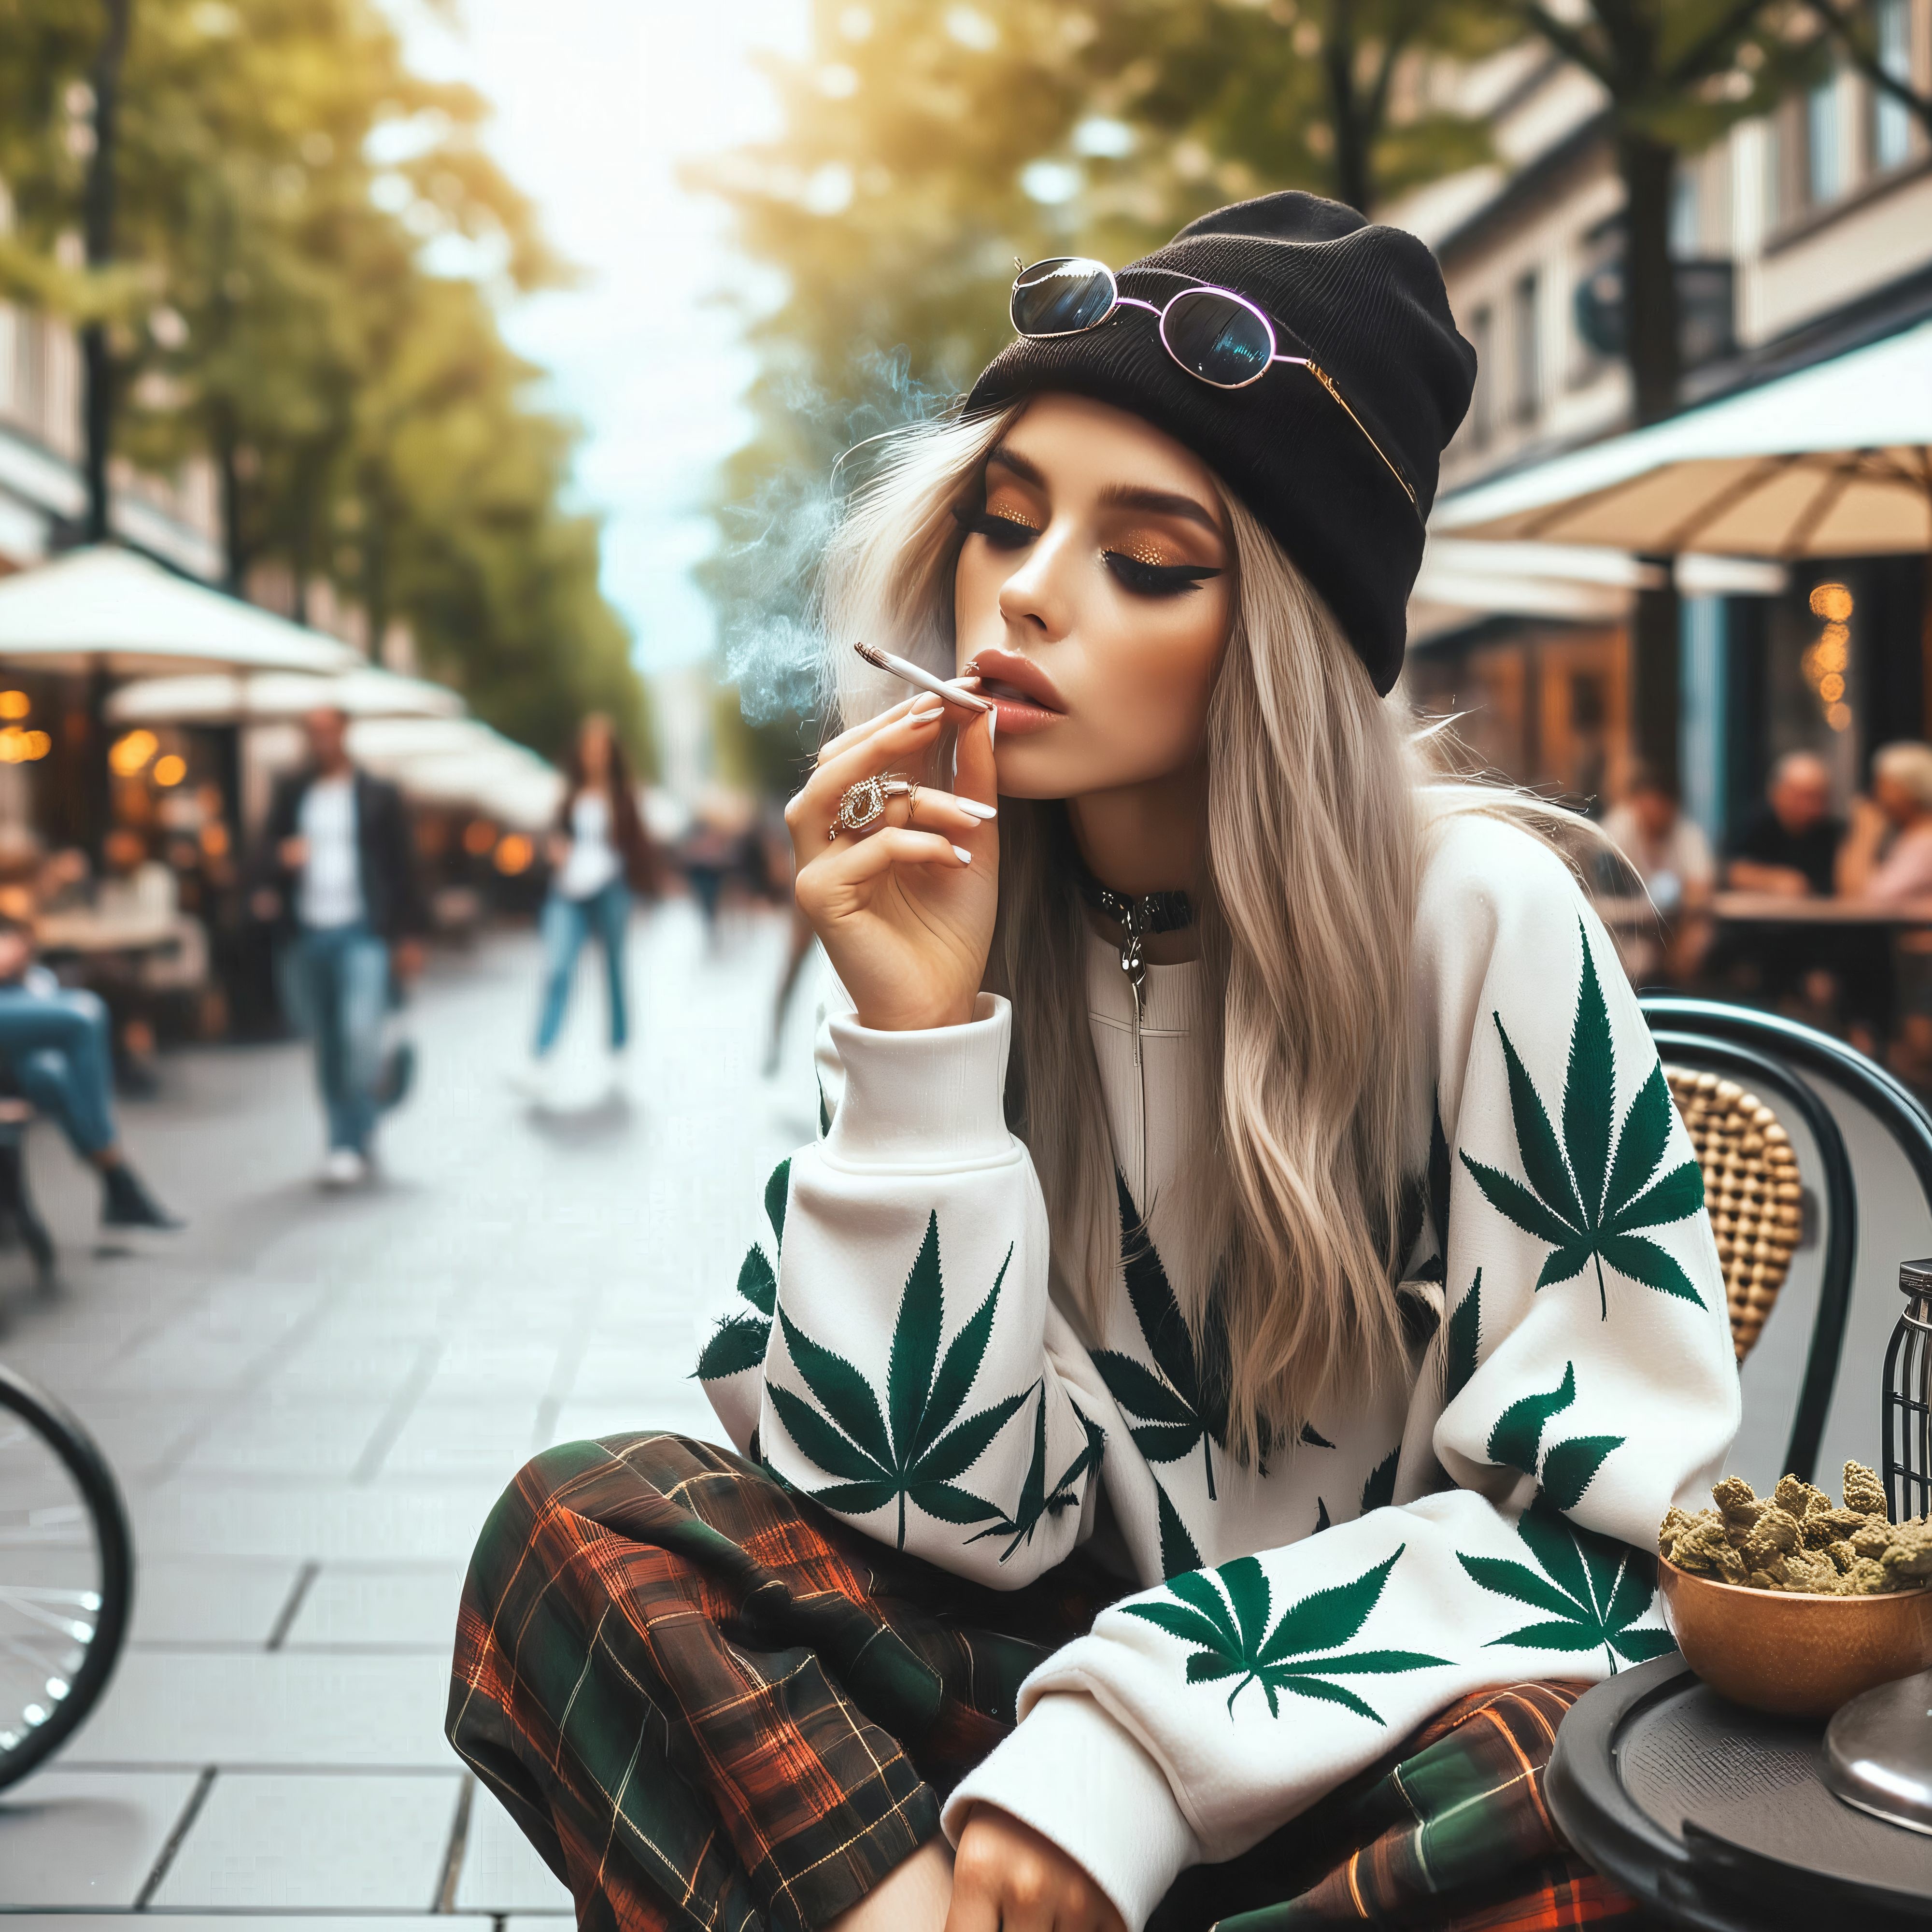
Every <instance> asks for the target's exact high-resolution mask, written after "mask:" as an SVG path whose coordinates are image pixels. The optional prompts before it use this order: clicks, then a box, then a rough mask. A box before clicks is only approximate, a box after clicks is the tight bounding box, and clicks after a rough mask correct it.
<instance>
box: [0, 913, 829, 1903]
mask: <svg viewBox="0 0 1932 1932" xmlns="http://www.w3.org/2000/svg"><path fill="white" fill-rule="evenodd" d="M638 937H639V939H640V942H641V943H640V945H639V947H638V948H637V953H636V956H635V957H634V962H633V986H634V990H635V992H636V994H637V1007H638V1010H639V1012H640V1029H639V1030H640V1036H641V1037H640V1039H639V1040H638V1041H637V1043H636V1044H635V1045H634V1047H633V1049H632V1052H631V1060H632V1062H633V1064H632V1065H631V1067H630V1069H629V1070H628V1074H627V1076H626V1081H625V1085H626V1087H627V1089H628V1095H629V1099H628V1103H604V1104H601V1105H586V1106H581V1107H579V1108H577V1109H574V1111H565V1112H547V1113H544V1114H543V1115H535V1114H532V1112H530V1111H529V1109H526V1107H524V1106H522V1105H521V1104H520V1103H518V1102H517V1100H515V1099H514V1097H512V1096H511V1094H510V1093H509V1092H508V1090H507V1088H506V1087H505V1084H504V1080H503V1073H504V1070H505V1068H506V1067H508V1066H509V1065H510V1064H512V1063H513V1062H514V1060H515V1059H516V1058H517V1056H518V1054H519V1052H520V1046H521V1043H522V1041H523V1039H524V1037H525V1036H526V1028H527V1027H528V1025H529V1020H530V1017H531V1010H532V1003H533V1001H534V998H535V980H534V975H535V964H536V962H535V949H534V947H533V946H532V944H530V943H529V942H528V941H524V940H521V939H507V940H498V941H490V942H488V943H487V944H485V945H484V947H482V948H481V950H479V951H478V952H477V953H474V954H472V955H471V956H468V957H466V958H463V959H456V960H455V961H452V962H445V963H443V964H442V965H439V966H437V968H434V969H433V971H432V974H431V979H430V981H429V983H428V986H427V987H426V988H425V992H424V995H423V996H422V998H421V1000H420V1001H419V1007H418V1013H419V1018H418V1021H417V1028H416V1031H417V1037H418V1040H419V1047H420V1051H421V1058H422V1080H421V1085H420V1086H419V1091H418V1092H417V1094H416V1097H414V1098H413V1100H412V1101H411V1103H410V1105H409V1106H408V1107H407V1109H404V1111H403V1112H401V1114H400V1115H398V1116H397V1117H395V1119H394V1120H393V1121H392V1123H391V1124H390V1127H389V1130H388V1132H387V1134H386V1139H385V1142H384V1144H383V1156H384V1178H383V1180H382V1181H381V1182H380V1184H378V1185H377V1186H376V1187H374V1188H372V1189H371V1190H370V1191H369V1192H368V1193H366V1194H365V1195H361V1196H355V1197H328V1196H323V1195H322V1194H321V1193H319V1192H318V1190H317V1189H316V1187H315V1186H314V1182H313V1179H312V1175H313V1172H314V1169H315V1167H316V1166H317V1163H318V1161H319V1159H320V1145H319V1134H320V1128H319V1126H318V1121H317V1112H316V1109H315V1106H314V1102H313V1100H312V1098H311V1091H310V1085H309V1079H308V1067H307V1063H306V1061H305V1056H304V1055H303V1053H302V1050H301V1049H299V1048H294V1047H290V1048H280V1047H272V1048H263V1049H236V1050H225V1051H224V1050H210V1051H207V1052H194V1053H191V1054H187V1055H180V1056H178V1057H175V1058H173V1059H172V1060H170V1061H169V1063H168V1066H167V1082H166V1094H165V1096H164V1097H163V1099H162V1100H160V1101H158V1102H156V1103H151V1104H148V1105H145V1106H138V1107H136V1108H134V1109H131V1110H130V1112H128V1115H127V1134H128V1139H129V1141H130V1145H132V1147H133V1149H134V1151H136V1154H137V1155H138V1156H139V1159H140V1161H141V1164H142V1166H143V1168H144V1169H145V1170H146V1171H147V1172H148V1173H149V1174H150V1175H151V1177H152V1178H153V1180H154V1184H155V1185H156V1187H157V1190H159V1191H160V1193H161V1194H162V1196H163V1198H164V1199H166V1200H168V1201H169V1202H171V1203H172V1204H175V1205H178V1207H179V1208H180V1209H181V1211H183V1212H184V1213H186V1214H188V1215H190V1217H192V1220H193V1226H192V1227H191V1229H190V1230H189V1232H187V1234H186V1235H183V1236H181V1237H178V1238H175V1239H174V1240H172V1241H166V1242H164V1241H159V1240H148V1241H143V1243H142V1250H143V1251H142V1253H141V1254H139V1255H138V1256H124V1257H122V1258H118V1259H113V1258H101V1257H99V1256H95V1254H93V1253H92V1252H91V1251H90V1250H89V1247H88V1245H87V1238H88V1237H89V1236H90V1235H91V1233H92V1228H93V1225H94V1216H95V1205H94V1198H93V1196H94V1190H93V1188H92V1185H91V1184H90V1183H89V1181H87V1180H86V1178H85V1177H83V1176H82V1175H80V1174H79V1173H78V1172H77V1170H76V1169H75V1168H74V1163H72V1162H71V1160H69V1159H68V1156H67V1154H66V1152H65V1149H64V1148H62V1147H61V1146H59V1145H58V1144H57V1143H56V1142H55V1141H54V1140H53V1139H52V1136H50V1135H49V1134H48V1133H46V1131H45V1130H36V1133H35V1136H34V1144H33V1146H32V1149H31V1163H32V1168H33V1172H34V1180H35V1185H36V1187H37V1191H38V1192H39V1193H40V1197H41V1199H42V1202H43V1206H44V1208H45V1209H46V1212H47V1214H48V1218H49V1220H50V1222H51V1223H52V1225H53V1226H54V1228H55V1233H56V1235H57V1237H58V1238H61V1239H62V1242H63V1247H64V1252H65V1254H66V1255H67V1256H68V1257H69V1258H70V1260H69V1265H68V1268H67V1283H66V1287H65V1292H64V1293H63V1294H62V1295H61V1296H60V1297H59V1298H58V1300H57V1301H54V1302H52V1303H51V1304H43V1303H41V1302H40V1301H37V1299H36V1298H34V1296H33V1295H32V1294H31V1291H30V1290H29V1289H27V1288H26V1286H25V1285H24V1282H25V1277H24V1273H23V1270H22V1266H21V1264H20V1260H19V1259H18V1258H17V1257H16V1256H0V1307H4V1309H5V1328H0V1358H4V1359H5V1361H7V1362H8V1363H9V1364H11V1365H13V1367H17V1368H18V1369H20V1370H22V1371H23V1372H24V1373H27V1374H28V1375H30V1376H34V1377H35V1378H37V1379H39V1380H40V1381H41V1382H43V1383H44V1384H46V1385H47V1386H49V1388H52V1389H53V1390H54V1391H55V1392H56V1393H57V1394H59V1395H61V1396H62V1397H65V1399H66V1400H68V1402H69V1403H71V1405H72V1406H74V1408H75V1409H77V1411H78V1412H80V1415H81V1416H82V1418H83V1420H84V1421H86V1423H87V1424H89V1427H91V1428H92V1429H93V1430H95V1433H97V1434H98V1436H99V1438H100V1439H101V1442H102V1444H103V1446H104V1448H105V1449H106V1450H107V1453H108V1454H109V1456H110V1458H111V1460H113V1463H114V1464H115V1467H116V1469H117V1470H118V1472H119V1474H120V1475H121V1479H122V1481H123V1483H124V1485H125V1486H126V1488H127V1493H128V1499H129V1503H130V1508H131V1510H132V1512H133V1518H134V1523H135V1530H136V1541H137V1545H138V1549H139V1577H138V1601H137V1606H136V1615H135V1621H134V1625H133V1635H132V1638H131V1640H130V1644H129V1646H128V1649H127V1652H126V1653H125V1654H124V1656H123V1658H122V1660H121V1665H120V1668H119V1670H118V1672H117V1673H116V1675H115V1680H114V1682H113V1685H111V1687H110V1691H109V1693H108V1695H107V1698H106V1699H105V1700H104V1702H103V1703H102V1704H101V1706H100V1708H99V1709H98V1710H97V1711H96V1712H95V1715H94V1716H93V1717H92V1719H91V1720H90V1721H89V1723H88V1724H87V1725H86V1727H85V1728H84V1729H83V1730H82V1731H81V1733H80V1734H79V1736H77V1738H75V1739H74V1741H73V1742H71V1744H70V1745H69V1746H68V1748H67V1750H66V1751H65V1752H64V1753H63V1754H62V1755H61V1756H60V1757H58V1759H57V1760H55V1763H54V1765H53V1766H52V1768H51V1769H48V1770H46V1771H45V1772H42V1773H40V1775H37V1776H36V1777H34V1778H31V1779H29V1780H28V1781H26V1782H25V1783H24V1784H21V1785H20V1786H19V1787H16V1788H15V1789H14V1790H12V1791H10V1792H8V1793H6V1794H5V1796H4V1797H0V1911H4V1912H8V1913H13V1914H21V1913H25V1914H28V1915H33V1914H37V1913H44V1914H46V1915H47V1917H46V1920H45V1924H46V1927H48V1928H49V1932H52V1928H54V1927H59V1928H60V1932H83V1927H85V1926H86V1924H87V1923H88V1922H89V1921H88V1920H87V1919H86V1918H85V1917H84V1916H83V1917H80V1918H77V1917H76V1916H74V1914H76V1913H77V1912H79V1913H81V1914H91V1913H98V1914H103V1915H122V1914H126V1913H127V1912H154V1913H162V1912H166V1913H173V1914H187V1915H194V1914H220V1915H223V1916H222V1917H221V1918H220V1921H219V1922H220V1924H221V1926H222V1927H224V1928H226V1932H236V1927H237V1926H238V1924H240V1923H242V1922H243V1921H245V1920H246V1919H250V1918H263V1919H266V1918H269V1917H272V1916H275V1915H288V1914H296V1913H301V1914H303V1915H306V1916H305V1921H304V1922H305V1926H307V1927H326V1924H327V1922H328V1921H326V1919H322V1920H318V1919H317V1918H316V1917H315V1916H314V1915H316V1914H326V1913H336V1914H356V1915H359V1916H357V1917H356V1919H355V1921H354V1923H355V1924H356V1927H359V1928H360V1932H372V1929H373V1928H374V1927H380V1925H381V1924H382V1923H383V1921H384V1919H385V1918H387V1917H395V1918H404V1917H414V1916H419V1915H425V1914H428V1913H430V1912H457V1913H473V1914H487V1915H495V1916H496V1918H498V1919H499V1920H502V1919H505V1918H508V1919H509V1920H511V1921H514V1920H515V1919H516V1918H518V1917H520V1916H522V1915H551V1914H556V1913H560V1912H568V1909H569V1900H568V1894H567V1893H566V1892H565V1891H564V1889H563V1888H562V1886H561V1885H559V1884H558V1883H557V1882H556V1880H555V1879H553V1877H552V1876H550V1873H549V1872H548V1871H547V1870H546V1869H545V1868H544V1867H543V1866H542V1864H541V1863H540V1862H539V1861H538V1859H537V1858H536V1857H535V1855H534V1853H532V1852H530V1851H529V1849H528V1847H527V1846H526V1844H525V1843H524V1842H523V1840H522V1838H520V1836H519V1835H517V1833H516V1832H514V1830H513V1829H511V1826H509V1824H508V1822H507V1820H505V1817H504V1815H503V1814H502V1812H501V1811H500V1810H499V1808H498V1807H497V1806H496V1805H495V1804H494V1803H493V1802H492V1801H491V1800H490V1799H489V1797H488V1796H487V1794H483V1793H478V1792H476V1791H475V1790H474V1789H473V1787H472V1784H471V1781H469V1778H467V1777H466V1775H465V1774H464V1773H463V1772H462V1771H461V1769H460V1767H459V1766H458V1763H457V1761H456V1760H455V1757H454V1756H453V1754H452V1753H451V1751H449V1747H448V1746H447V1745H446V1743H445V1742H444V1741H443V1733H442V1719H443V1705H444V1700H445V1697H446V1694H447V1690H448V1682H449V1651H450V1640H451V1634H452V1631H453V1629H454V1627H455V1604H456V1599H457V1595H458V1589H459V1588H460V1583H461V1580H462V1574H463V1563H464V1561H465V1559H466V1556H467V1555H468V1553H469V1547H470V1544H471V1543H472V1541H473V1539H474V1537H475V1532H476V1529H477V1527H478V1523H480V1522H481V1518H482V1517H483V1514H484V1511H486V1510H487V1508H489V1506H490V1503H491V1502H493V1499H495V1497H496V1494H497V1493H498V1492H499V1490H500V1489H501V1488H502V1485H503V1484H504V1483H505V1481H507V1480H508V1478H509V1476H510V1475H511V1474H512V1473H513V1472H514V1470H515V1469H517V1466H519V1464H520V1463H522V1462H523V1460H524V1459H525V1458H526V1457H528V1456H529V1455H530V1454H532V1452H533V1451H535V1450H537V1449H539V1448H543V1447H544V1446H546V1445H549V1444H550V1443H552V1442H559V1441H567V1440H569V1439H573V1438H576V1437H580V1436H595V1435H599V1434H602V1433H607V1432H608V1431H610V1430H616V1429H618V1428H622V1427H634V1426H635V1425H637V1424H640V1423H661V1424H664V1425H665V1426H667V1427H673V1428H680V1429H686V1430H693V1431H695V1432H697V1433H702V1434H705V1435H707V1436H713V1435H715V1425H713V1424H712V1421H711V1419H710V1414H709V1409H707V1407H706V1405H705V1403H704V1400H703V1397H702V1395H701V1394H700V1393H699V1392H698V1391H697V1388H696V1385H694V1383H692V1382H691V1381H690V1380H688V1376H689V1373H690V1370H691V1364H692V1362H693V1361H694V1358H695V1354H696V1348H697V1340H698V1339H699V1338H700V1336H701V1335H702V1334H703V1332H704V1331H706V1330H707V1329H708V1328H709V1323H710V1320H711V1319H712V1316H715V1314H716V1313H718V1312H720V1311H721V1310H723V1309H724V1307H725V1306H726V1305H727V1304H728V1303H729V1302H730V1300H731V1286H732V1283H733V1280H734V1278H735V1277H736V1269H737V1264H738V1262H739V1259H740V1257H741V1256H742V1253H743V1250H744V1247H745V1244H746V1242H747V1241H748V1239H749V1238H751V1235H752V1234H753V1232H754V1230H755V1228H756V1226H757V1220H758V1199H759V1190H760V1184H762V1181H763V1178H764V1175H765V1174H766V1172H767V1171H768V1169H769V1166H770V1165H771V1164H772V1162H773V1161H775V1160H777V1159H778V1158H779V1157H781V1155H782V1154H784V1153H785V1152H786V1151H788V1150H789V1148H791V1147H793V1146H794V1145H797V1144H798V1142H800V1141H802V1140H803V1139H808V1138H809V1136H810V1135H811V1127H812V1105H813V1103H812V1101H811V1076H810V1073H809V1070H808V1069H809V1039H808V1036H809V1033H810V1014H809V1011H808V1007H809V1002H810V995H809V994H808V992H804V991H802V992H801V996H800V1000H799V1006H798V1007H797V1009H796V1010H795V1013H794V1016H793V1026H792V1028H791V1030H790V1039H789V1042H788V1050H787V1055H786V1071H785V1075H784V1079H783V1080H782V1081H781V1082H780V1083H778V1084H777V1085H768V1084H767V1083H766V1082H763V1081H762V1080H761V1079H760V1077H759V1072H758V1063H759V1059H760V1054H761V1052H762V1048H763V1024H764V1018H765V1013H766V1002H767V1001H768V999H769V989H770V988H771V987H772V984H773V979H774V975H775V971H776V970H777V964H778V954H779V950H780V948H781V945H782V941H783V933H782V931H781V928H780V927H779V926H778V924H777V922H775V921H770V920H763V921H760V922H757V923H756V924H754V925H753V926H750V927H749V928H741V929H739V932H737V934H736V936H735V937H728V936H727V941H726V942H725V944H724V947H723V949H722V950H721V953H720V954H719V955H718V956H716V957H709V956H706V953H705V951H704V948H703V941H702V938H701V936H700V932H699V930H698V928H697V921H696V919H695V916H694V914H693V913H691V911H690V910H689V909H688V907H685V906H683V905H682V904H673V905H672V906H671V907H669V908H667V910H664V912H662V913H660V914H658V916H656V917H655V919H654V920H653V921H652V923H651V925H650V926H649V929H648V930H646V929H643V928H641V927H640V929H639V934H638ZM580 994H581V995H583V997H580V1000H579V1001H578V1004H577V1010H576V1012H575V1013H574V1015H573V1016H572V1021H571V1028H572V1031H573V1034H575V1035H576V1036H577V1040H576V1042H575V1045H576V1046H577V1049H579V1050H580V1051H581V1050H582V1049H585V1048H586V1046H587V1039H586V1036H587V1035H588V1034H589V1031H591V1028H592V1026H593V1025H595V1024H598V1023H601V1014H600V1013H599V1010H598V1009H599V1006H600V1003H601V989H598V987H597V986H595V983H594V980H592V979H591V978H589V977H586V979H585V980H584V982H583V986H582V987H581V989H580ZM569 1045H570V1043H566V1046H567V1047H568V1046H569ZM55 1914H58V1915H59V1916H58V1917H56V1916H54V1915H55ZM551 1922H552V1923H553V1922H554V1921H551ZM9 1923H10V1924H23V1921H21V1920H20V1919H18V1918H15V1919H13V1920H10V1921H9ZM23 1932H24V1925H23ZM529 1932H536V1929H535V1927H532V1928H529Z"/></svg>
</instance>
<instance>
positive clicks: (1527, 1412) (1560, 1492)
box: [1489, 1362, 1624, 1510]
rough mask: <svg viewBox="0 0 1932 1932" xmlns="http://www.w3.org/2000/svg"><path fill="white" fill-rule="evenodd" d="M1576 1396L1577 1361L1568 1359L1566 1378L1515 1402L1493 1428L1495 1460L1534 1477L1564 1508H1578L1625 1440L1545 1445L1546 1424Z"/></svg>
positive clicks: (1598, 1438)
mask: <svg viewBox="0 0 1932 1932" xmlns="http://www.w3.org/2000/svg"><path fill="white" fill-rule="evenodd" d="M1575 1400H1577V1364H1575V1363H1574V1362H1566V1363H1565V1364H1564V1365H1563V1379H1562V1381H1561V1382H1559V1383H1558V1384H1557V1385H1556V1388H1553V1389H1552V1390H1550V1392H1549V1393H1548V1394H1547V1395H1539V1394H1530V1395H1526V1396H1524V1397H1521V1398H1520V1400H1517V1401H1515V1402H1513V1403H1511V1404H1510V1406H1509V1407H1508V1408H1507V1409H1505V1410H1504V1411H1503V1412H1502V1415H1500V1416H1499V1417H1498V1418H1497V1419H1496V1427H1495V1428H1493V1430H1490V1442H1489V1457H1490V1461H1491V1462H1492V1463H1508V1465H1509V1466H1510V1467H1511V1469H1520V1470H1521V1471H1522V1472H1523V1474H1524V1475H1526V1476H1529V1477H1532V1478H1535V1480H1536V1481H1538V1482H1539V1483H1540V1484H1541V1485H1542V1487H1543V1493H1544V1495H1545V1496H1547V1497H1548V1498H1549V1499H1550V1502H1553V1503H1554V1504H1555V1505H1556V1507H1557V1508H1559V1509H1560V1510H1571V1509H1574V1508H1576V1507H1577V1505H1578V1504H1579V1503H1580V1502H1582V1501H1583V1493H1584V1491H1585V1490H1587V1489H1588V1488H1589V1487H1590V1485H1591V1484H1592V1483H1593V1482H1594V1481H1595V1480H1596V1475H1597V1472H1598V1470H1599V1469H1601V1468H1602V1467H1603V1466H1604V1457H1607V1455H1609V1454H1610V1451H1612V1450H1613V1449H1617V1448H1622V1446H1623V1442H1624V1438H1623V1437H1622V1436H1571V1437H1569V1438H1568V1439H1567V1440H1565V1441H1564V1442H1553V1443H1551V1444H1550V1446H1549V1447H1548V1448H1547V1449H1546V1448H1544V1446H1543V1432H1544V1427H1545V1426H1546V1425H1547V1424H1549V1423H1550V1421H1552V1420H1553V1419H1554V1418H1556V1417H1557V1416H1559V1415H1562V1412H1564V1410H1565V1409H1568V1407H1569V1406H1570V1405H1571V1403H1573V1402H1574V1401H1575ZM1539 1461H1540V1462H1541V1470H1540V1471H1539V1469H1538V1463H1539Z"/></svg>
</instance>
